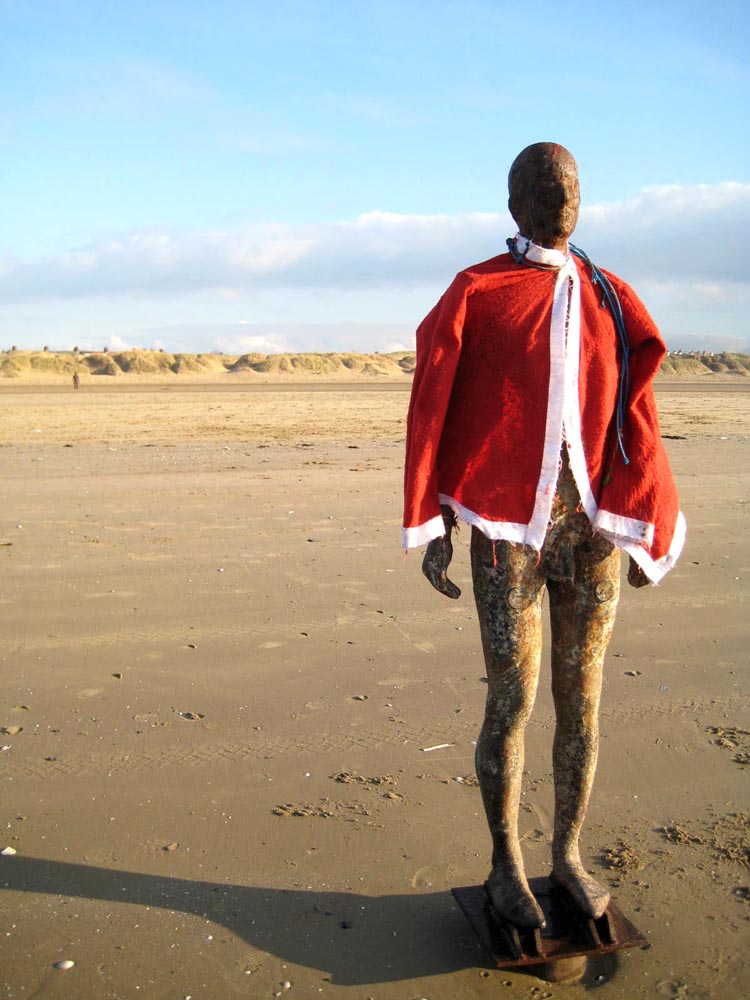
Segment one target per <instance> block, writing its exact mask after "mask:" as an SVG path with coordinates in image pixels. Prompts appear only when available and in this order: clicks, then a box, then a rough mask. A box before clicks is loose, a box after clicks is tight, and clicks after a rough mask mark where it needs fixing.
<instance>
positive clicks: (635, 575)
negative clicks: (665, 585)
mask: <svg viewBox="0 0 750 1000" xmlns="http://www.w3.org/2000/svg"><path fill="white" fill-rule="evenodd" d="M628 583H629V584H630V586H631V587H636V588H639V587H645V586H646V585H647V584H649V583H651V581H650V580H649V578H648V577H647V576H646V574H645V573H644V572H643V570H642V569H641V567H640V566H639V565H638V563H637V562H636V561H635V559H633V557H632V556H630V565H629V566H628Z"/></svg>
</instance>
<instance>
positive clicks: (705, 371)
mask: <svg viewBox="0 0 750 1000" xmlns="http://www.w3.org/2000/svg"><path fill="white" fill-rule="evenodd" d="M414 364H415V354H414V352H413V351H395V352H394V353H392V354H357V353H355V352H344V353H327V354H313V353H310V354H305V353H302V354H241V355H230V354H182V353H178V354H170V353H169V352H167V351H149V350H143V349H140V348H134V349H133V350H129V351H109V352H107V351H90V352H83V351H82V352H77V351H15V350H10V351H5V352H3V353H2V354H0V378H12V379H29V380H34V381H36V382H57V381H59V380H61V379H63V378H68V379H70V378H72V376H73V374H74V373H75V372H78V373H79V375H80V376H82V377H87V376H89V375H97V376H98V375H110V376H111V375H117V376H120V375H125V376H129V377H131V378H132V377H133V376H147V377H150V378H154V379H155V377H161V378H166V379H169V380H171V379H172V378H173V377H175V376H183V377H184V376H190V377H192V378H194V379H198V378H203V379H206V378H211V379H216V378H217V377H219V378H224V377H225V376H226V377H227V378H228V379H230V378H231V379H235V378H237V377H242V376H247V377H250V378H256V377H257V378H266V379H268V378H271V379H273V378H276V377H279V378H289V377H294V378H296V379H307V378H315V377H319V376H325V377H326V378H334V379H336V378H362V379H384V378H389V379H393V378H395V379H405V378H409V377H411V375H412V374H413V373H414ZM661 374H662V375H664V376H681V377H694V376H711V375H717V374H719V375H731V376H737V377H746V376H747V375H749V374H750V357H749V356H748V355H745V354H730V353H727V352H724V353H722V354H709V353H694V354H676V353H673V354H669V355H668V357H667V358H666V359H665V361H664V363H663V364H662V367H661Z"/></svg>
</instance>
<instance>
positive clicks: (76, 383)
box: [73, 372, 81, 389]
mask: <svg viewBox="0 0 750 1000" xmlns="http://www.w3.org/2000/svg"><path fill="white" fill-rule="evenodd" d="M80 385H81V379H80V377H79V375H78V372H73V388H74V389H78V388H79V386H80Z"/></svg>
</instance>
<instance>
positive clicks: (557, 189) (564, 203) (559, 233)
mask: <svg viewBox="0 0 750 1000" xmlns="http://www.w3.org/2000/svg"><path fill="white" fill-rule="evenodd" d="M508 194H509V196H510V197H509V198H508V208H509V209H510V214H511V215H512V216H513V218H514V219H515V220H516V224H517V225H518V228H519V230H520V232H521V234H522V235H523V236H526V237H527V238H528V239H530V240H533V241H534V242H535V243H538V244H540V246H543V247H549V248H551V249H554V250H565V249H567V243H568V237H569V236H570V235H571V233H572V232H573V230H574V229H575V227H576V222H577V221H578V206H579V204H580V201H581V195H580V191H579V188H578V165H577V164H576V161H575V160H574V159H573V156H572V155H571V154H570V153H569V152H568V150H567V149H565V147H564V146H559V145H558V144H557V143H554V142H535V143H534V144H533V145H532V146H527V147H526V149H524V150H522V151H521V152H520V153H519V154H518V156H517V157H516V158H515V160H514V161H513V164H512V165H511V168H510V173H509V174H508Z"/></svg>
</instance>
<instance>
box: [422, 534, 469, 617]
mask: <svg viewBox="0 0 750 1000" xmlns="http://www.w3.org/2000/svg"><path fill="white" fill-rule="evenodd" d="M452 558H453V543H452V542H451V536H450V531H449V532H447V533H446V534H445V535H443V537H442V538H433V540H432V541H431V542H430V544H429V545H428V546H427V551H426V552H425V554H424V559H423V560H422V572H423V573H424V575H425V576H426V577H427V579H428V580H429V581H430V583H431V584H432V586H433V587H434V588H435V590H439V591H440V593H441V594H445V596H446V597H451V598H452V599H453V600H454V601H455V600H456V598H457V597H460V596H461V591H460V590H459V588H458V587H457V586H456V585H455V583H453V581H452V580H449V579H448V567H449V566H450V562H451V559H452Z"/></svg>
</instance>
